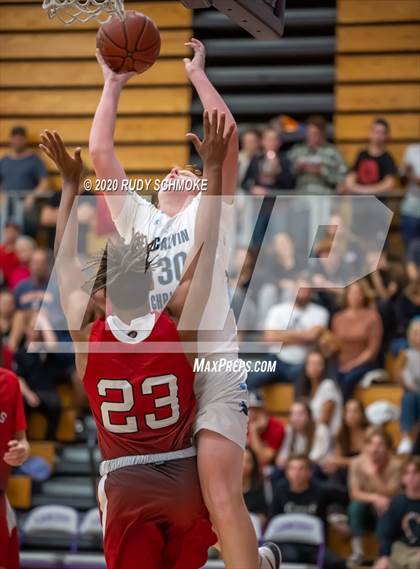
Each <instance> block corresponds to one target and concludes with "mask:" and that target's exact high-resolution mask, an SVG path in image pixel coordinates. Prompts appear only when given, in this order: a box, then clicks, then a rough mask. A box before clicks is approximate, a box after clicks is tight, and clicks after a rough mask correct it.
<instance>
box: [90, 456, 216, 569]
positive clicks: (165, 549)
mask: <svg viewBox="0 0 420 569" xmlns="http://www.w3.org/2000/svg"><path fill="white" fill-rule="evenodd" d="M98 502H99V507H100V510H101V517H102V526H103V529H104V552H105V559H106V563H107V569H199V568H201V567H203V565H205V563H206V561H207V551H208V548H209V547H210V546H211V545H213V544H214V543H215V542H216V536H215V534H214V533H213V531H212V527H211V523H210V521H209V518H208V512H207V510H206V508H205V505H204V503H203V499H202V496H201V491H200V484H199V479H198V474H197V464H196V459H195V458H194V457H192V458H182V459H179V460H171V461H168V462H164V463H156V464H147V465H136V466H128V467H124V468H120V469H118V470H115V471H114V472H111V473H110V474H107V475H105V476H103V477H102V478H101V481H100V483H99V488H98Z"/></svg>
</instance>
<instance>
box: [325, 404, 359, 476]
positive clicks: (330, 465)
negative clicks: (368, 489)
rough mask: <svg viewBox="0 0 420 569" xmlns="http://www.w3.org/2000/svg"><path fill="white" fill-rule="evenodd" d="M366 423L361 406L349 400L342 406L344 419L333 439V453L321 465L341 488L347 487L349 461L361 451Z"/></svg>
mask: <svg viewBox="0 0 420 569" xmlns="http://www.w3.org/2000/svg"><path fill="white" fill-rule="evenodd" d="M367 426H368V422H367V419H366V415H365V410H364V407H363V405H362V404H361V403H360V401H359V400H358V399H349V400H348V401H347V403H346V404H345V406H344V419H343V423H342V425H341V427H340V430H339V431H338V434H337V437H336V439H335V448H334V451H333V452H331V453H329V454H328V455H327V456H326V458H325V460H324V461H323V463H322V469H323V470H324V472H325V473H326V474H328V475H329V476H333V477H334V479H335V480H337V481H338V482H339V483H340V484H342V485H343V486H347V475H348V468H349V466H350V463H351V460H352V459H353V458H354V457H356V456H359V454H360V453H361V452H362V450H363V446H364V441H365V436H366V428H367Z"/></svg>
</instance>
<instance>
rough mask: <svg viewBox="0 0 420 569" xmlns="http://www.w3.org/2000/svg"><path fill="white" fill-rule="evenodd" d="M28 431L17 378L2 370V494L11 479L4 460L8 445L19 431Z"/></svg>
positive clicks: (0, 373) (0, 388) (0, 385)
mask: <svg viewBox="0 0 420 569" xmlns="http://www.w3.org/2000/svg"><path fill="white" fill-rule="evenodd" d="M25 429H26V421H25V412H24V407H23V398H22V394H21V392H20V385H19V380H18V378H17V376H16V375H15V374H14V373H12V372H11V371H8V370H6V369H4V368H0V492H4V491H5V490H6V486H7V480H8V478H9V473H10V466H9V465H8V464H6V463H5V462H4V460H3V456H4V453H5V452H7V450H8V446H7V443H8V442H9V441H11V440H12V439H14V438H15V434H16V433H17V431H24V430H25Z"/></svg>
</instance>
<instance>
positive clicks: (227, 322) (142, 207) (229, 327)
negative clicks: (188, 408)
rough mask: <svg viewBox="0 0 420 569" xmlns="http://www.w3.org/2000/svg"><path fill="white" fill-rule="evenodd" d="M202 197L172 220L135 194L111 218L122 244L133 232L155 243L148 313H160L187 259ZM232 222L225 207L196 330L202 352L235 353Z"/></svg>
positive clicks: (230, 207)
mask: <svg viewBox="0 0 420 569" xmlns="http://www.w3.org/2000/svg"><path fill="white" fill-rule="evenodd" d="M200 196H201V194H199V195H198V196H196V197H195V198H194V199H193V200H192V201H191V203H190V204H189V205H188V207H186V208H185V209H184V210H182V211H181V212H179V213H178V214H177V215H175V216H173V217H170V216H169V215H167V214H166V213H164V212H163V211H161V210H160V209H158V208H156V207H155V206H154V205H153V204H152V203H150V202H148V201H147V200H145V199H143V198H142V197H140V196H139V195H138V194H136V193H129V194H128V197H127V199H126V201H125V204H124V206H123V209H122V210H121V212H120V214H119V215H118V216H117V217H116V218H115V219H114V223H115V226H116V228H117V231H118V232H119V234H120V235H121V237H123V238H124V239H125V240H126V241H128V240H129V239H131V236H132V233H133V230H134V232H138V233H142V234H144V235H146V236H147V240H148V242H149V243H150V242H152V241H155V247H156V250H155V251H154V252H153V254H152V255H156V256H157V261H158V267H157V269H156V270H155V271H154V277H153V278H154V290H153V291H152V292H151V293H150V305H151V308H152V310H156V311H161V310H163V309H164V308H165V306H166V305H167V303H168V301H169V299H170V298H171V296H172V294H173V293H174V291H175V289H176V288H177V286H178V284H179V282H180V279H181V276H182V271H183V267H184V263H185V259H186V257H187V254H188V252H189V250H190V248H191V246H192V245H193V243H194V235H195V222H196V217H197V210H198V205H199V203H200ZM233 219H234V206H233V205H229V204H226V203H223V206H222V217H221V223H220V239H219V245H218V248H217V252H216V260H215V268H214V271H213V282H212V288H211V292H210V295H209V301H208V303H207V306H206V308H205V311H204V314H203V318H202V320H201V325H200V332H199V340H200V350H199V351H200V352H202V353H204V354H209V353H214V352H218V353H226V352H236V353H237V352H238V346H237V341H236V322H235V317H234V315H233V312H232V310H231V309H230V297H229V283H228V266H229V256H230V244H231V242H232V240H231V235H230V233H231V231H233V228H234V223H233ZM206 331H207V332H206ZM210 331H212V332H210Z"/></svg>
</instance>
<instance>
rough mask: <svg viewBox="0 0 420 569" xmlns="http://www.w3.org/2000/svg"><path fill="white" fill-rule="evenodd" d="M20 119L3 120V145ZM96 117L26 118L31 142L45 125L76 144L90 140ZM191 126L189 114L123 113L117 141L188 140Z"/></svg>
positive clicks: (0, 131)
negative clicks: (145, 114)
mask: <svg viewBox="0 0 420 569" xmlns="http://www.w3.org/2000/svg"><path fill="white" fill-rule="evenodd" d="M15 124H16V119H10V118H5V119H3V120H1V121H0V144H7V139H8V136H9V132H10V129H11V128H12V126H14V125H15ZM91 125H92V119H91V118H90V117H89V118H81V117H77V118H74V117H69V118H67V117H52V116H51V117H48V118H28V117H25V126H26V127H27V128H28V131H29V135H30V139H31V142H33V143H35V142H37V140H38V138H39V133H40V132H42V131H43V130H44V129H45V128H48V129H49V130H57V131H58V132H60V134H61V135H62V137H63V138H64V139H65V140H66V141H67V142H68V143H69V144H74V145H82V146H83V145H84V144H86V142H87V140H88V139H89V131H90V127H91ZM189 127H190V119H189V116H187V115H185V116H164V117H150V116H142V117H130V118H126V117H124V116H121V117H119V118H118V120H117V125H116V130H115V137H114V140H115V142H117V143H130V144H131V143H135V142H141V143H146V142H149V143H157V142H171V143H172V142H180V141H182V142H184V137H185V133H186V132H187V130H188V129H189Z"/></svg>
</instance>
